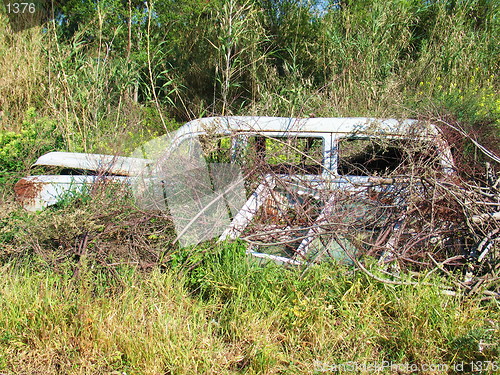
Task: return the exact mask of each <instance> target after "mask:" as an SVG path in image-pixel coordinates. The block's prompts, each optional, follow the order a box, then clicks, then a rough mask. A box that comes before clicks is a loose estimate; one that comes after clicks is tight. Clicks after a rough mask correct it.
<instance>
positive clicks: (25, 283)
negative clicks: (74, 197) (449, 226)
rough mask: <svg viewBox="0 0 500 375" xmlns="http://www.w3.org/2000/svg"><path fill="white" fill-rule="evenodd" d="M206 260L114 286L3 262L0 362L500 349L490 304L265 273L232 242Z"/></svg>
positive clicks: (328, 268) (298, 357)
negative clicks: (190, 266)
mask: <svg viewBox="0 0 500 375" xmlns="http://www.w3.org/2000/svg"><path fill="white" fill-rule="evenodd" d="M203 259H204V260H203V261H202V262H201V263H199V264H197V265H195V266H194V267H192V268H191V270H190V271H189V272H186V271H185V268H173V269H169V270H166V271H164V272H159V271H158V270H155V271H153V272H149V273H146V274H144V273H141V272H138V271H137V270H133V269H130V268H127V267H122V268H120V269H119V270H118V271H117V275H118V276H119V278H118V279H116V278H110V277H109V275H107V274H103V273H101V272H98V271H96V270H94V269H92V266H91V264H88V263H85V262H84V266H83V267H82V269H81V272H80V274H79V276H78V277H73V278H68V276H67V274H65V273H55V272H53V271H52V270H50V269H47V268H46V266H45V265H43V264H40V263H38V262H33V263H29V264H25V265H23V266H20V267H19V266H14V265H10V266H4V267H3V268H2V270H1V272H2V278H1V280H2V281H1V282H0V290H1V293H2V301H1V302H0V303H1V307H2V308H1V313H0V322H1V324H0V326H1V327H2V328H1V329H0V337H1V340H0V358H1V361H0V368H1V369H2V370H4V371H5V370H6V369H8V370H10V371H12V372H15V373H46V374H51V373H75V374H77V373H89V374H90V373H113V371H115V372H125V373H127V374H128V373H147V374H159V373H170V374H201V373H207V374H211V373H213V374H216V373H217V374H220V373H224V374H225V373H227V374H231V373H266V374H273V373H284V374H296V373H305V374H318V373H324V372H325V370H324V369H328V368H331V367H332V366H334V365H338V364H341V363H344V364H345V363H348V362H350V361H353V362H357V363H360V364H362V363H365V364H366V363H379V364H382V363H383V361H389V362H391V361H392V362H393V363H398V364H404V363H412V364H415V365H418V366H421V365H425V364H430V363H432V364H442V366H445V365H447V366H450V368H452V366H453V364H456V363H461V362H462V361H463V362H464V363H466V364H468V363H470V362H471V361H484V360H488V359H489V360H491V359H494V358H497V356H498V354H499V351H500V347H499V345H498V343H499V337H498V334H499V327H498V318H499V317H498V310H496V312H495V306H494V305H491V303H493V304H494V302H490V303H488V304H482V303H480V302H478V301H474V300H470V299H462V298H459V297H450V296H443V295H442V294H441V292H440V290H439V288H436V287H429V286H424V285H422V286H416V287H408V286H399V287H394V286H387V285H383V284H375V283H373V282H371V281H370V280H367V279H366V277H364V276H363V275H362V274H359V273H353V272H352V270H349V269H347V268H345V267H342V266H339V265H331V264H330V265H327V264H325V265H323V266H322V267H317V268H313V269H311V270H310V271H309V272H308V273H307V274H305V275H301V274H300V271H299V270H297V269H293V270H287V269H285V268H281V267H278V266H273V265H268V266H265V267H262V266H258V265H256V264H252V263H250V261H249V260H248V259H247V258H246V257H245V255H244V249H243V248H241V247H240V245H238V244H235V245H226V246H221V247H217V248H215V249H213V250H212V252H211V253H210V255H209V256H205V257H203ZM117 280H118V281H117ZM427 281H432V282H436V283H439V282H440V280H439V278H437V277H431V278H429V279H428V280H427ZM467 366H468V367H467ZM443 368H444V367H441V369H443ZM465 370H466V371H470V365H466V367H465ZM360 372H362V371H358V372H357V373H360ZM443 372H444V371H424V372H423V373H436V374H437V373H443ZM326 373H329V371H328V370H326ZM364 373H373V372H369V371H368V372H366V371H365V372H364ZM379 373H394V372H391V371H390V369H385V370H384V371H380V372H379Z"/></svg>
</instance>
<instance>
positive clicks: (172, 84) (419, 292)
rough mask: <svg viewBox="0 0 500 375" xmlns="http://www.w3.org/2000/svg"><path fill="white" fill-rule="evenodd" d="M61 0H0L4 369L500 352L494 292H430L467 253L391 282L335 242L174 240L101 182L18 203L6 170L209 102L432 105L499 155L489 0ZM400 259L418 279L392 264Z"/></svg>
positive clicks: (238, 364)
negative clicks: (184, 243)
mask: <svg viewBox="0 0 500 375" xmlns="http://www.w3.org/2000/svg"><path fill="white" fill-rule="evenodd" d="M2 6H3V5H0V7H2ZM3 10H4V9H3ZM54 10H55V14H54V17H53V18H52V20H51V21H48V22H45V23H43V24H41V25H38V26H34V27H31V28H28V29H24V30H21V31H13V28H12V27H11V25H9V22H8V18H7V17H6V15H5V12H1V13H0V264H1V266H0V267H1V268H0V273H1V277H0V280H1V281H0V295H1V298H0V305H1V309H0V372H6V373H54V374H56V373H89V374H90V373H118V372H121V373H127V374H130V373H145V374H148V373H149V374H158V373H165V374H191V373H192V374H197V373H266V374H275V373H282V374H296V373H311V374H318V373H325V372H326V373H328V372H332V368H333V367H332V366H335V365H339V364H342V363H344V364H345V363H348V362H350V361H352V362H356V363H359V364H369V363H372V364H374V363H375V364H382V363H383V361H389V362H393V363H396V364H405V363H408V364H414V365H418V366H421V365H424V364H440V363H441V364H443V365H447V366H450V368H449V371H444V370H443V368H434V369H428V370H427V371H426V370H421V373H429V374H438V373H445V372H449V373H452V372H453V370H452V367H451V366H453V365H454V364H455V365H456V364H458V363H462V362H463V363H464V364H465V365H464V366H465V367H464V370H465V372H469V373H472V372H474V371H473V369H472V368H471V365H470V364H471V361H476V363H485V362H484V361H497V362H495V363H496V365H497V366H500V363H499V362H498V360H499V358H500V346H499V344H498V343H499V342H500V337H499V336H500V317H499V311H500V310H499V306H498V300H497V299H495V298H491V297H492V296H491V295H490V296H488V297H487V298H483V299H482V297H483V296H464V295H461V294H457V295H455V296H449V295H445V294H443V285H445V286H450V285H451V284H452V283H453V282H456V280H463V275H462V273H465V271H466V270H462V269H456V270H454V269H452V268H447V269H445V270H444V271H443V269H444V268H443V267H441V269H436V270H434V271H432V272H429V273H426V272H422V273H421V274H420V275H419V276H415V275H404V273H402V274H401V275H399V277H400V279H397V281H401V284H403V285H388V284H384V283H379V282H377V281H375V280H374V279H372V278H369V277H368V276H367V275H366V274H365V273H362V272H359V270H358V271H356V270H355V269H354V268H351V267H348V266H344V265H339V264H336V263H334V262H333V263H326V264H323V265H320V266H314V267H311V268H308V269H307V271H306V272H304V270H303V269H287V268H280V267H277V266H274V265H272V264H267V265H260V264H257V263H255V261H251V260H249V259H247V258H246V257H245V255H244V252H245V249H244V246H243V244H241V243H238V242H236V243H224V244H219V245H215V244H213V243H208V244H204V245H203V246H197V247H195V248H192V249H181V248H179V247H178V246H177V245H175V246H174V245H172V243H171V242H172V239H173V238H174V237H175V234H174V230H173V228H172V224H171V222H170V221H168V220H167V219H165V216H164V215H162V214H159V213H155V212H144V211H141V210H139V209H137V207H135V206H134V204H133V202H132V200H131V199H130V197H129V196H128V195H127V193H126V192H123V191H122V190H121V189H119V188H117V187H114V186H104V185H103V186H100V185H96V186H95V187H94V188H93V189H91V190H89V191H86V192H85V193H82V194H81V195H79V196H78V197H76V199H75V197H68V199H67V200H66V201H64V202H62V203H60V204H59V205H58V206H57V207H52V208H50V209H48V210H45V211H42V212H39V213H27V212H24V211H23V210H21V209H20V208H19V207H18V205H17V204H16V203H15V202H14V199H13V189H12V186H13V183H14V182H15V181H16V180H17V179H18V178H19V177H21V176H24V175H26V174H27V173H28V169H29V167H30V165H31V164H32V163H33V162H34V161H35V160H36V158H37V157H38V156H40V155H41V154H44V153H46V152H48V151H56V150H57V151H75V152H101V153H107V154H120V155H129V154H130V152H131V151H132V150H134V149H135V147H137V146H138V145H140V144H143V143H144V142H146V141H147V140H149V139H151V138H154V137H156V136H158V135H160V134H164V133H165V132H167V131H170V130H172V129H175V128H177V127H178V126H179V125H180V124H181V123H183V122H186V121H187V120H191V119H194V118H198V117H203V116H210V115H259V116H297V117H329V116H330V117H332V116H369V117H394V118H409V117H413V118H425V119H431V120H443V121H445V122H446V123H449V124H451V125H453V126H458V127H459V128H460V129H463V130H464V131H465V132H466V133H468V134H470V135H471V138H472V139H476V140H478V141H479V142H480V143H481V144H483V145H485V146H486V147H488V148H489V149H490V150H492V151H493V152H496V153H497V155H498V152H499V144H500V142H499V139H500V99H499V96H498V71H499V68H500V67H499V61H498V55H499V53H500V49H499V43H498V39H499V38H498V37H499V34H498V33H499V30H500V25H499V19H500V18H499V4H498V2H496V1H491V0H467V1H422V0H409V1H381V0H360V1H337V0H332V1H307V2H306V1H301V0H280V1H278V0H271V1H266V0H216V1H208V2H207V1H200V0H187V1H173V0H171V1H152V2H139V1H135V0H134V1H132V0H129V1H128V2H127V1H116V0H102V1H98V2H84V1H78V0H74V1H68V2H64V5H62V6H60V7H59V8H58V7H56V8H55V9H54ZM448 130H449V129H448ZM448 133H449V134H447V135H448V136H449V141H450V143H452V144H453V145H454V147H455V149H456V153H455V158H456V160H458V162H459V164H460V166H461V168H462V171H463V172H464V174H466V175H468V176H470V175H472V174H474V173H477V171H478V170H481V171H482V170H483V169H481V168H483V165H482V164H481V163H482V162H483V161H484V159H483V156H482V154H481V153H480V152H478V150H477V148H476V147H475V146H474V144H473V143H472V142H471V141H469V140H468V139H466V138H464V137H463V136H462V135H460V134H458V133H457V132H453V131H448ZM482 183H483V182H481V181H479V182H478V184H477V185H478V186H482V185H481V184H482ZM478 189H479V190H481V189H480V188H478ZM446 191H447V192H448V193H449V194H454V191H453V189H446ZM477 194H482V193H481V191H479V192H478V193H477ZM444 204H446V203H444ZM426 261H427V262H428V261H429V260H428V259H427V260H426ZM367 264H368V266H370V262H369V261H368V262H367ZM375 268H376V267H373V269H372V268H370V270H371V272H374V273H375V276H378V275H380V276H381V278H384V279H387V275H386V274H379V273H377V272H379V271H376V270H375ZM441 271H442V272H441ZM391 277H394V275H392V276H391ZM410 277H412V280H413V281H414V280H415V278H417V279H418V280H419V281H421V283H420V284H418V285H414V284H411V285H404V283H405V282H406V281H408V280H409V279H410ZM407 279H408V280H407ZM487 281H488V283H490V284H491V285H496V286H498V280H487ZM495 283H497V284H495ZM471 294H472V293H471ZM477 361H479V362H477ZM481 361H483V362H481ZM476 369H477V368H476ZM344 372H346V373H347V372H348V371H347V370H346V371H344ZM358 372H362V371H358ZM372 372H373V371H365V373H372ZM488 372H489V373H494V372H495V371H494V370H493V369H492V368H490V369H488V370H487V371H485V372H484V373H488ZM379 373H395V371H392V369H390V368H389V369H387V368H385V369H381V370H380V371H379ZM403 373H404V372H403Z"/></svg>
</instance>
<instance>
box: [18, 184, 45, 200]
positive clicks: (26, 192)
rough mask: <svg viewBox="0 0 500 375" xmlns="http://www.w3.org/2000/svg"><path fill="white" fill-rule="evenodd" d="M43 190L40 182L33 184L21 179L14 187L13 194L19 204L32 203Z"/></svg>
mask: <svg viewBox="0 0 500 375" xmlns="http://www.w3.org/2000/svg"><path fill="white" fill-rule="evenodd" d="M42 189H43V183H42V182H33V181H29V180H26V179H25V178H21V179H20V180H19V181H18V182H17V183H16V184H15V185H14V192H15V193H16V200H17V201H18V202H21V203H25V202H29V201H31V202H33V201H34V200H35V198H37V197H39V194H40V192H41V191H42Z"/></svg>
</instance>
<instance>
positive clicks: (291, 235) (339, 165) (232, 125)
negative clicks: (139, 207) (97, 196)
mask: <svg viewBox="0 0 500 375" xmlns="http://www.w3.org/2000/svg"><path fill="white" fill-rule="evenodd" d="M152 145H153V147H150V148H149V149H148V148H147V147H146V148H144V147H141V148H139V149H138V150H137V151H136V152H135V153H134V154H133V155H132V156H133V157H117V156H109V155H92V154H76V153H62V152H53V153H49V154H46V155H43V156H42V157H40V158H39V159H38V160H37V161H36V163H35V166H48V167H57V168H59V170H58V174H57V175H36V176H29V177H25V178H23V179H21V180H20V181H19V182H18V183H17V184H16V186H15V192H16V196H17V199H18V201H19V202H20V203H21V204H22V205H23V206H24V207H25V208H26V209H28V210H39V209H43V208H44V207H47V206H50V205H53V204H56V203H57V202H58V201H59V200H60V199H61V197H63V196H65V195H67V194H68V192H74V191H82V189H84V187H85V186H88V185H91V184H94V183H96V182H97V181H102V180H103V179H104V180H107V181H113V182H118V183H124V184H128V185H131V186H132V187H133V188H134V192H135V193H136V196H137V197H138V199H139V200H140V201H141V202H142V204H143V206H145V207H149V208H151V209H162V210H165V211H168V212H169V214H171V215H172V216H173V220H174V222H175V223H176V230H177V232H178V238H177V239H178V240H179V241H180V242H181V244H185V245H189V244H192V243H197V242H200V241H202V240H205V239H208V238H214V237H215V238H216V237H219V239H221V240H222V239H235V238H238V237H240V238H244V239H246V240H247V241H248V242H249V243H250V246H249V252H250V253H252V254H253V255H255V256H256V257H259V258H266V259H271V260H274V261H277V262H283V263H289V264H300V263H301V262H304V261H315V260H318V259H321V258H322V257H324V256H330V257H333V258H337V259H347V258H349V257H351V256H353V255H354V254H355V253H356V252H358V251H359V249H360V248H363V246H364V244H368V243H369V244H372V245H373V244H377V246H379V245H380V244H381V243H382V240H383V243H384V246H383V247H384V249H385V251H384V254H385V255H384V256H390V249H391V246H392V245H391V244H394V242H395V241H396V240H397V236H399V235H401V234H398V229H399V228H400V227H401V226H404V222H405V218H406V214H407V212H408V210H409V207H410V206H411V205H412V202H414V201H416V200H418V199H419V198H418V197H419V196H420V195H421V194H424V193H425V191H424V190H425V186H424V185H423V184H422V183H421V181H422V178H424V179H425V178H426V177H428V175H429V174H432V176H433V178H437V179H445V178H447V176H449V175H451V174H453V159H452V155H451V151H450V148H449V147H448V145H447V144H446V142H445V141H444V139H443V138H442V136H441V135H440V132H439V130H438V128H437V127H436V126H434V125H432V124H430V123H426V122H422V121H418V120H401V121H400V120H395V119H388V120H380V119H373V118H305V119H299V118H283V117H211V118H202V119H198V120H194V121H191V122H189V123H187V124H185V125H184V126H182V127H181V128H179V129H178V130H177V131H176V132H175V133H174V134H172V135H170V136H168V137H167V138H165V139H164V141H161V142H158V141H155V142H153V143H152ZM228 171H229V173H228ZM186 192H189V194H186ZM209 216H210V217H211V218H208V217H209ZM214 216H217V220H215V219H213V217H214ZM221 217H223V219H222V220H220V218H221ZM388 227H390V228H391V231H390V234H386V235H385V236H386V237H384V233H385V232H384V231H386V229H387V228H388ZM207 228H209V229H210V230H208V229H207ZM193 232H197V233H198V234H197V235H194V237H193V235H192V233H193ZM188 233H189V234H190V236H191V237H187V236H188ZM183 239H184V242H182V240H183ZM391 241H392V242H391ZM371 248H374V246H371ZM346 253H347V255H348V256H347V255H346Z"/></svg>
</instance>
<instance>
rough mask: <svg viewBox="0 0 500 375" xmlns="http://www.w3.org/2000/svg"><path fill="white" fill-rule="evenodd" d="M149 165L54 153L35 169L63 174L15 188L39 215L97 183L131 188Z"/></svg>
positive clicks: (29, 180) (20, 198)
mask: <svg viewBox="0 0 500 375" xmlns="http://www.w3.org/2000/svg"><path fill="white" fill-rule="evenodd" d="M149 162H151V161H148V160H146V159H138V158H127V157H119V156H110V155H97V154H83V153H70V152H50V153H48V154H45V155H43V156H41V157H40V158H38V160H37V161H36V162H35V163H34V164H33V167H37V166H38V167H42V166H43V167H49V168H50V167H55V168H56V169H57V170H58V172H59V174H57V175H54V174H52V175H37V176H28V177H24V178H22V179H20V180H19V181H18V182H17V183H16V185H15V186H14V190H15V193H16V199H17V200H18V202H20V203H21V204H22V206H23V207H24V208H25V209H26V210H28V211H39V210H42V209H44V208H46V207H48V206H52V205H54V204H57V203H58V202H59V201H61V199H63V198H65V197H67V196H68V194H74V193H81V192H83V190H84V189H86V188H88V187H89V186H91V185H93V184H95V183H97V182H102V181H109V182H116V183H123V184H130V178H131V176H137V175H138V174H139V173H140V172H141V171H142V170H143V169H144V168H145V167H146V165H147V164H148V163H149Z"/></svg>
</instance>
